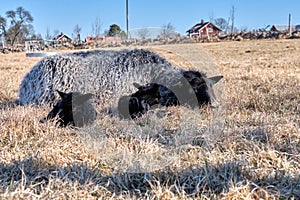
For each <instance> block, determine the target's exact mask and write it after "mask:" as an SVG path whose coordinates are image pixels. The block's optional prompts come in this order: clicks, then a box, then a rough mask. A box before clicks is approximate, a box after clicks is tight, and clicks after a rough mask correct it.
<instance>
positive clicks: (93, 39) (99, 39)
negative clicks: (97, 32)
mask: <svg viewBox="0 0 300 200" xmlns="http://www.w3.org/2000/svg"><path fill="white" fill-rule="evenodd" d="M121 40H122V38H121V37H106V36H87V37H86V38H85V41H86V42H88V43H93V42H115V41H121Z"/></svg>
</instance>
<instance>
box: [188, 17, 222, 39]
mask: <svg viewBox="0 0 300 200" xmlns="http://www.w3.org/2000/svg"><path fill="white" fill-rule="evenodd" d="M221 31H222V30H221V29H220V28H219V27H217V26H216V25H214V24H213V23H211V22H204V20H201V22H200V23H198V24H196V25H194V26H193V27H192V28H190V29H189V30H187V31H186V32H187V33H188V36H189V37H190V38H208V39H209V38H210V37H214V36H217V35H219V34H220V32H221Z"/></svg>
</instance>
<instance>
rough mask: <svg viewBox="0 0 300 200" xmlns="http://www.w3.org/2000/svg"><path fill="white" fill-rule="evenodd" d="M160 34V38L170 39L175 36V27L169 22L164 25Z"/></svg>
mask: <svg viewBox="0 0 300 200" xmlns="http://www.w3.org/2000/svg"><path fill="white" fill-rule="evenodd" d="M161 28H162V30H161V32H160V36H161V37H162V38H164V39H166V38H170V37H172V36H173V35H175V31H174V30H175V27H174V26H173V25H172V24H171V23H170V22H169V23H168V24H164V25H163V26H162V27H161Z"/></svg>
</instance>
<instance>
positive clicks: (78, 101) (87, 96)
mask: <svg viewBox="0 0 300 200" xmlns="http://www.w3.org/2000/svg"><path fill="white" fill-rule="evenodd" d="M93 96H94V95H93V94H91V93H87V94H83V95H80V96H79V97H76V99H74V103H76V104H81V103H84V102H86V101H87V100H89V99H90V98H92V97H93Z"/></svg>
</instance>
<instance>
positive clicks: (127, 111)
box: [118, 83, 160, 118]
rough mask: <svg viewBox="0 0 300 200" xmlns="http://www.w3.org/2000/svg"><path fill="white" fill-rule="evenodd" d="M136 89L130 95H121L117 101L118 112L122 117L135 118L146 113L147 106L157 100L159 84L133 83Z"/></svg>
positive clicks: (155, 102)
mask: <svg viewBox="0 0 300 200" xmlns="http://www.w3.org/2000/svg"><path fill="white" fill-rule="evenodd" d="M133 85H134V86H135V87H136V88H137V89H138V91H137V92H135V93H133V94H132V95H131V96H122V97H121V98H120V99H119V102H118V109H119V114H120V115H121V117H123V118H136V117H139V116H141V115H142V114H144V113H146V112H147V111H148V110H149V108H150V107H151V106H153V105H156V104H158V102H159V98H160V96H159V87H160V86H159V85H158V84H156V83H149V84H146V85H145V86H141V85H139V84H137V83H134V84H133Z"/></svg>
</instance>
